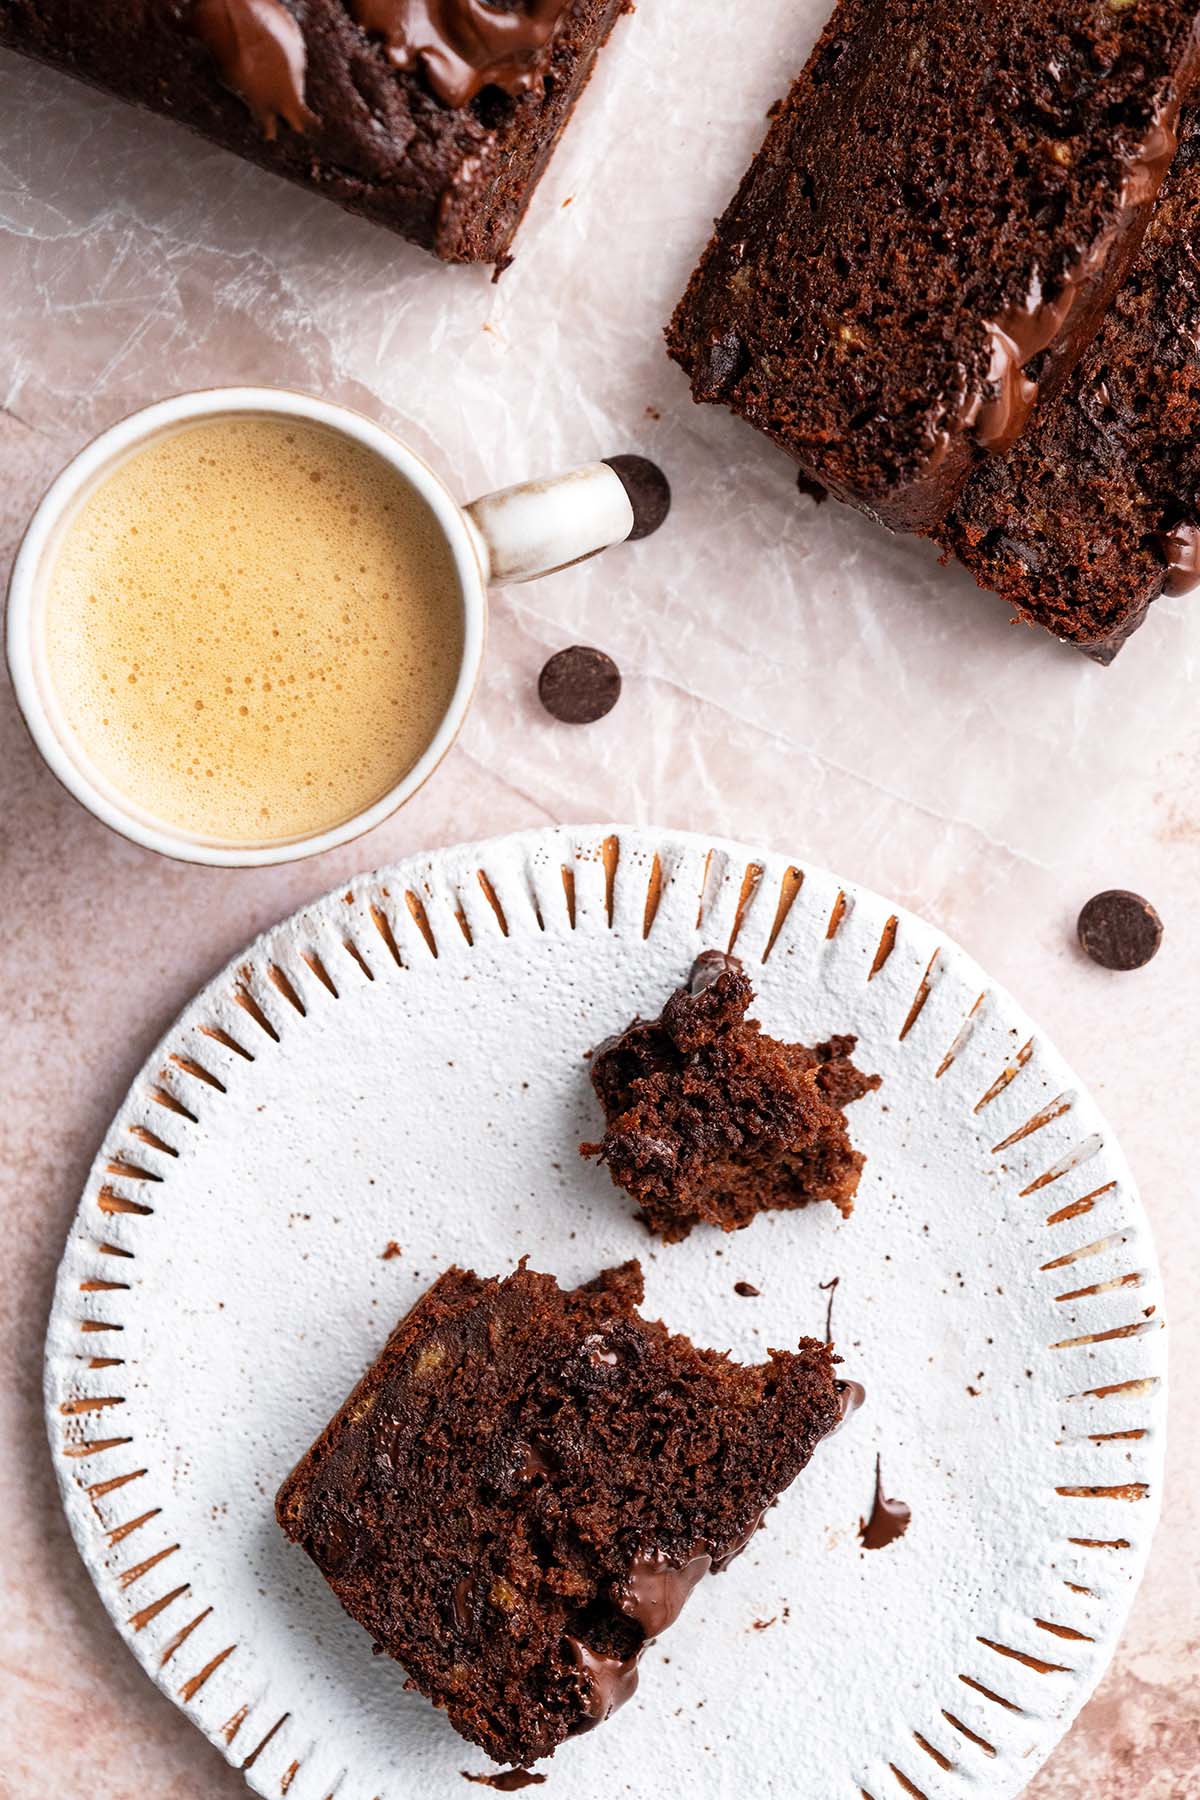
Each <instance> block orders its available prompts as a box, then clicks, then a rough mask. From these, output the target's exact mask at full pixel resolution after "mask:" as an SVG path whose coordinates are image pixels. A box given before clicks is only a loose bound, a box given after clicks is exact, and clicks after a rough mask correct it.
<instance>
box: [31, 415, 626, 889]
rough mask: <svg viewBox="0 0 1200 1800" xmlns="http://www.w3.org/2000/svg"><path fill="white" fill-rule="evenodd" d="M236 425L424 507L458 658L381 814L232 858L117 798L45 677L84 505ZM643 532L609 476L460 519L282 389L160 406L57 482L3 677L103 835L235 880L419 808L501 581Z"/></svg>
mask: <svg viewBox="0 0 1200 1800" xmlns="http://www.w3.org/2000/svg"><path fill="white" fill-rule="evenodd" d="M231 414H234V415H237V414H241V415H246V414H252V415H255V416H258V417H263V416H267V417H274V418H289V419H303V420H307V421H309V422H311V423H313V424H317V425H324V426H326V427H328V428H330V429H331V430H333V431H337V432H340V433H341V434H342V435H343V436H344V437H349V438H351V439H353V440H354V441H355V442H356V443H358V444H362V445H365V446H366V448H367V449H369V450H373V451H375V453H376V454H377V455H378V456H381V457H382V458H383V459H384V461H385V462H387V463H390V464H391V466H392V467H393V468H394V469H396V470H397V471H398V472H399V473H400V474H401V475H402V476H403V477H404V479H405V480H406V481H407V482H408V483H409V485H410V486H411V487H412V488H414V489H415V490H416V492H417V493H418V494H419V495H420V496H421V498H422V499H423V500H424V501H425V503H426V505H427V506H428V508H429V510H430V512H431V513H432V515H433V517H434V519H435V520H436V521H437V524H438V526H439V528H440V529H441V531H442V533H443V534H444V537H445V541H446V544H447V547H448V548H449V550H450V553H451V555H452V557H453V559H454V567H455V569H456V571H457V575H458V586H459V593H460V597H461V602H462V623H463V649H462V660H461V663H460V666H459V671H458V678H457V681H456V683H455V687H454V692H453V694H452V696H451V699H450V704H449V706H448V707H447V709H446V712H445V715H444V717H443V718H442V722H441V724H440V725H439V726H438V729H437V732H436V733H435V735H434V737H433V739H432V740H431V742H430V743H429V745H428V746H427V748H426V749H425V751H424V753H423V754H422V756H421V757H420V758H419V760H418V761H417V762H416V763H415V764H414V766H413V767H412V768H411V769H410V770H409V771H408V774H407V775H405V777H404V779H403V780H402V781H399V782H397V783H396V785H395V786H394V787H393V788H391V789H390V790H389V792H388V793H386V794H385V795H384V796H383V798H382V799H381V800H378V801H376V802H375V804H374V805H373V806H370V807H367V808H366V809H365V810H364V811H362V812H360V813H357V814H355V815H354V816H353V817H352V818H349V819H346V820H345V821H344V822H343V823H342V824H340V825H336V826H334V827H333V828H332V829H331V830H329V831H323V832H319V833H315V834H313V835H311V836H307V837H302V838H299V839H291V840H287V841H282V840H276V841H268V842H264V843H262V844H228V843H223V842H220V841H215V840H213V839H208V838H204V837H199V836H195V837H193V836H189V835H188V834H187V833H186V832H185V831H183V830H181V829H178V828H176V827H174V826H170V825H167V824H164V823H163V822H162V821H161V820H158V819H155V818H153V817H151V816H150V815H149V814H147V813H145V812H143V811H142V810H141V809H140V808H139V807H137V806H136V805H135V804H133V803H132V802H131V801H130V800H129V799H128V798H126V797H125V796H123V795H121V794H120V793H119V792H117V791H116V790H115V789H114V788H113V786H112V785H111V783H109V782H108V781H107V780H106V778H105V777H104V776H103V775H102V774H101V773H100V771H99V770H97V769H96V768H95V767H94V766H92V765H91V763H90V762H89V760H88V758H87V756H86V754H85V753H84V751H83V748H82V746H81V745H80V744H79V743H78V742H77V741H76V740H75V739H74V736H73V734H72V732H71V731H70V728H69V727H68V725H67V723H66V721H65V719H64V718H63V717H62V714H61V709H60V708H59V706H58V703H57V700H56V697H55V693H54V687H53V683H52V681H51V680H50V675H49V663H48V656H49V647H48V645H47V643H46V639H45V604H44V602H45V595H46V590H47V586H48V577H49V574H50V572H51V570H52V568H53V565H54V560H55V556H56V554H57V551H58V547H59V545H60V543H61V540H62V536H63V533H64V531H65V530H66V528H67V526H68V525H69V523H70V521H71V519H72V518H73V517H74V515H75V513H76V512H77V510H78V508H79V507H80V506H81V505H82V503H83V502H84V501H85V500H86V498H87V497H88V496H89V495H90V494H91V493H92V492H93V491H94V490H95V488H96V487H97V486H99V485H100V484H101V483H102V482H103V481H105V480H106V479H107V478H108V476H109V475H111V474H112V472H113V470H114V469H115V468H116V466H117V465H118V464H119V463H121V462H123V461H124V460H125V459H126V458H127V457H129V456H130V455H132V454H133V453H134V452H136V451H138V450H141V449H143V448H144V447H145V446H146V444H148V443H149V442H150V440H151V439H153V438H155V437H158V436H160V435H161V434H163V433H165V432H170V431H174V430H176V429H178V428H179V427H180V426H182V425H187V424H190V423H192V422H193V421H195V420H199V419H213V418H226V417H228V416H230V415H231ZM633 528H634V511H633V507H632V505H631V503H630V500H629V496H628V494H627V492H626V489H625V486H624V483H623V482H622V481H621V478H620V477H619V476H618V475H617V474H616V472H615V471H614V470H613V469H612V468H611V467H610V466H609V464H607V463H603V462H598V463H586V464H584V465H583V466H582V467H580V468H577V469H571V470H569V471H568V472H567V473H566V474H563V475H555V476H550V477H548V478H546V479H545V480H541V481H528V482H523V483H522V484H521V485H519V486H517V487H510V488H504V489H501V490H500V491H499V492H497V493H494V494H485V495H484V496H483V498H482V499H479V500H475V501H473V502H472V503H471V505H469V506H461V505H460V504H459V502H458V501H457V500H456V499H455V498H454V496H453V495H452V494H451V492H450V490H449V489H448V488H447V487H446V486H445V484H444V483H443V482H442V481H441V480H440V479H439V477H438V476H437V475H435V474H434V472H433V470H432V469H431V468H430V467H429V465H428V464H427V463H425V462H423V461H422V459H421V458H420V457H419V456H418V455H417V454H416V453H415V451H413V450H410V449H409V448H408V446H407V445H406V444H403V443H402V442H401V441H400V439H399V438H397V437H395V436H394V435H393V434H392V433H391V432H390V431H387V430H385V428H384V427H383V426H382V425H377V424H375V423H374V421H373V420H371V419H368V418H365V417H364V416H363V415H362V414H361V413H356V412H353V411H351V410H350V408H349V407H344V406H334V405H331V404H330V403H329V402H328V401H326V400H318V399H316V398H314V397H313V396H311V395H308V394H301V393H293V392H291V391H290V390H288V389H284V388H254V387H236V388H209V389H205V390H203V391H201V392H198V393H190V394H180V395H177V396H175V397H174V398H172V399H169V400H160V401H158V402H157V404H156V405H154V406H148V407H146V408H145V409H144V410H143V411H141V412H136V413H132V414H131V415H130V416H129V417H128V418H126V419H122V420H121V421H120V423H119V424H117V425H113V426H111V427H110V428H109V430H107V431H105V432H102V433H101V435H100V436H99V437H98V438H95V439H94V440H93V441H92V443H90V444H88V445H87V447H86V448H85V449H84V450H81V451H80V453H79V454H78V456H76V457H75V458H74V459H73V460H72V461H71V462H70V463H68V464H67V467H66V468H65V469H64V470H63V471H62V473H61V474H60V475H59V476H58V478H57V480H56V481H55V482H54V484H53V486H52V487H51V488H50V489H49V491H48V493H47V494H46V495H45V496H44V498H43V499H42V501H41V504H40V505H39V506H38V508H37V511H36V512H35V513H34V515H33V518H32V519H31V520H30V523H29V526H28V529H27V530H26V533H25V536H24V539H23V540H22V543H21V547H20V549H19V550H18V552H17V557H16V560H15V562H14V564H13V568H12V574H11V576H10V578H9V585H8V620H7V649H8V667H9V673H10V675H11V677H12V684H13V688H14V690H15V692H16V696H17V703H18V705H19V706H20V708H21V712H22V714H23V715H24V718H25V723H26V725H27V726H28V727H29V731H30V734H31V735H32V737H33V740H34V743H35V744H36V745H37V747H38V749H39V750H40V751H41V753H42V756H43V757H44V758H45V760H46V762H47V764H48V765H49V767H50V769H51V771H52V772H53V774H55V775H56V776H57V777H58V779H59V781H60V782H61V783H62V784H63V786H64V787H65V788H66V789H67V791H68V792H69V793H70V794H72V795H73V796H74V797H75V799H76V800H78V801H79V802H80V803H81V804H82V805H83V806H86V807H87V808H88V810H89V811H90V812H92V813H94V814H95V816H96V818H98V819H100V820H101V821H102V822H103V823H104V824H105V825H108V826H111V828H112V829H113V830H114V831H118V832H120V833H121V834H122V836H124V837H127V838H129V839H130V840H131V841H132V842H133V843H135V844H141V845H143V846H144V847H145V848H147V849H149V850H158V851H161V852H162V853H163V854H164V855H166V856H172V857H176V858H179V859H180V860H182V861H185V862H197V863H210V864H217V865H220V866H224V867H227V868H248V867H261V866H262V865H264V864H268V863H283V862H293V861H296V860H297V859H299V858H300V857H304V856H314V855H317V854H318V853H319V852H321V851H323V850H332V849H333V848H334V847H335V846H336V845H338V844H344V843H346V842H347V840H348V839H350V838H354V837H358V836H359V835H360V834H361V833H362V832H365V831H370V830H371V828H372V827H373V826H375V825H378V824H379V823H380V822H381V821H382V820H383V819H386V818H387V817H388V816H389V814H391V813H393V812H394V811H395V810H396V808H397V807H399V806H402V805H403V804H404V802H405V801H406V800H407V799H409V798H410V797H411V795H413V794H414V793H415V792H416V791H417V789H418V788H419V787H420V786H421V785H422V783H423V782H425V781H426V780H427V779H428V777H429V776H430V775H431V774H432V773H433V771H434V769H436V767H437V765H438V764H439V763H440V762H441V760H442V758H443V757H444V756H445V754H446V752H447V751H448V750H449V749H450V747H451V745H452V744H453V742H454V740H455V738H456V737H457V736H458V733H459V730H460V729H461V727H462V724H463V721H464V719H465V718H466V715H467V712H468V710H469V708H470V705H471V701H472V699H473V697H474V694H475V688H476V685H477V683H478V680H479V672H480V668H481V666H482V662H483V650H484V641H485V638H486V635H487V590H488V585H489V583H491V582H493V581H499V582H503V581H532V580H534V579H535V578H536V577H537V576H539V575H547V574H550V573H552V572H553V571H554V570H555V569H561V568H564V567H566V566H567V565H568V564H569V563H573V562H578V561H580V560H581V559H582V558H583V557H586V556H591V555H593V554H594V553H595V552H596V551H597V550H603V549H605V548H606V547H607V546H608V545H610V544H617V543H621V542H622V541H623V540H624V539H625V538H627V537H628V536H629V535H630V533H631V532H632V530H633Z"/></svg>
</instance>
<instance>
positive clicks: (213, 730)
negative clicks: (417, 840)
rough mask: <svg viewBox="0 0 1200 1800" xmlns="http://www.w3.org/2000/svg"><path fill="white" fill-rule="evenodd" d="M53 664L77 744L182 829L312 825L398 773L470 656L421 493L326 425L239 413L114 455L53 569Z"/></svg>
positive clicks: (365, 800) (269, 836)
mask: <svg viewBox="0 0 1200 1800" xmlns="http://www.w3.org/2000/svg"><path fill="white" fill-rule="evenodd" d="M45 630H46V646H47V662H48V666H49V671H50V680H51V684H52V686H53V688H54V690H55V693H56V696H57V699H58V702H59V705H60V708H61V710H62V713H63V715H64V717H65V720H66V722H67V725H68V727H69V729H70V731H71V733H72V734H73V735H74V737H75V739H76V741H77V743H78V745H79V746H80V749H81V750H82V753H83V755H84V756H85V758H86V759H87V760H88V761H89V762H90V763H92V764H93V766H94V767H95V768H96V769H97V770H98V772H99V773H100V774H101V776H102V777H103V778H104V779H105V780H106V781H107V782H108V783H109V785H110V786H111V787H113V788H114V789H116V790H117V792H118V793H119V794H121V795H122V796H123V797H124V798H125V799H126V800H127V801H131V802H133V803H134V805H135V806H137V807H138V808H140V809H141V810H142V811H144V812H145V813H148V814H150V815H151V816H152V817H154V818H156V819H158V820H159V821H161V822H163V823H165V824H167V825H170V826H172V827H174V828H176V829H182V830H183V831H184V832H186V833H187V834H189V835H193V836H197V837H205V838H210V839H217V840H220V841H229V842H234V843H260V842H263V841H274V840H285V839H290V838H296V837H304V836H309V835H311V834H313V833H316V832H320V831H324V830H328V829H331V828H332V827H333V826H336V825H338V824H341V823H343V822H344V821H345V820H346V819H348V818H351V817H353V816H354V815H355V814H356V813H358V812H361V811H362V810H364V809H365V808H366V807H369V806H371V805H372V804H373V803H374V802H375V801H377V800H379V799H381V798H382V796H383V795H384V794H386V793H387V792H388V791H389V789H391V788H392V787H394V786H395V785H396V783H397V782H399V781H400V780H402V779H403V777H404V776H405V775H406V774H407V772H408V771H409V769H411V768H412V766H413V764H414V763H415V762H416V761H417V760H418V758H419V757H420V756H421V754H422V753H423V752H424V750H425V749H426V748H427V747H428V745H429V743H430V741H431V740H432V738H433V736H434V734H435V733H436V731H437V728H438V726H439V724H440V722H441V720H442V718H443V716H444V714H445V712H446V709H447V707H448V705H449V703H450V699H451V696H452V694H453V691H454V687H455V683H456V680H457V676H458V671H459V665H460V662H461V658H462V646H463V626H462V606H461V598H460V590H459V584H458V579H457V575H456V572H455V567H454V562H453V558H452V556H451V553H450V551H449V549H448V547H447V545H446V543H445V541H444V539H443V537H442V535H441V532H440V529H439V527H438V525H437V522H436V520H435V519H434V517H433V515H432V514H431V512H430V511H429V509H428V507H427V506H426V504H425V502H424V501H423V500H422V499H421V497H420V496H419V495H418V494H417V493H416V492H415V491H414V490H413V489H412V488H411V487H410V486H409V484H408V483H407V482H406V481H405V480H404V479H403V477H402V476H400V475H399V474H398V473H397V472H396V471H395V470H394V469H392V468H391V466H390V465H389V464H388V463H386V462H385V461H384V460H383V459H382V458H381V457H379V456H377V455H376V454H375V452H373V451H371V450H368V449H366V448H364V447H363V446H361V445H359V444H356V443H354V442H352V441H351V440H350V439H348V438H343V437H341V436H340V435H338V434H337V433H336V432H333V431H329V430H327V429H326V428H325V427H323V426H319V425H311V424H307V423H302V422H296V421H292V420H285V419H272V418H236V417H228V418H223V419H218V420H213V421H206V422H204V423H202V424H197V425H189V426H185V427H183V428H182V429H180V430H178V431H176V432H173V433H171V434H170V435H167V436H164V437H161V438H159V439H156V440H155V441H154V442H152V443H151V444H149V445H147V446H146V447H145V448H143V449H141V450H140V451H137V452H136V453H135V454H133V455H132V456H131V457H129V458H128V459H127V460H126V461H125V462H124V463H122V464H120V465H119V466H118V468H117V469H116V470H114V472H113V473H112V474H111V475H110V476H108V477H107V478H106V479H105V480H104V481H103V482H102V483H101V484H100V485H99V486H98V487H97V488H96V489H94V490H93V492H92V493H91V494H90V495H89V496H87V497H86V498H85V499H84V501H83V502H82V504H81V505H80V507H79V509H78V511H77V512H76V514H75V516H74V517H73V518H72V519H71V520H70V522H69V523H68V525H67V527H66V530H65V532H64V534H63V537H62V541H61V544H60V547H59V550H58V553H57V556H56V558H55V562H54V565H53V568H52V570H51V573H50V577H49V584H48V593H47V603H46V619H45Z"/></svg>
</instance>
